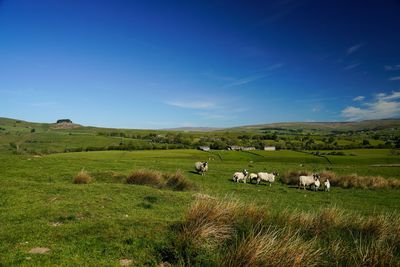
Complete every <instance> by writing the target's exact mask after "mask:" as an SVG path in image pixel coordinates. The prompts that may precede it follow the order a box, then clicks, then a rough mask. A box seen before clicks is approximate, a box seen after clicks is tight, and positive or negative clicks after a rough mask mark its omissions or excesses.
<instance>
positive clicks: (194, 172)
mask: <svg viewBox="0 0 400 267" xmlns="http://www.w3.org/2000/svg"><path fill="white" fill-rule="evenodd" d="M189 172H190V173H192V174H198V175H201V173H199V172H196V171H189Z"/></svg>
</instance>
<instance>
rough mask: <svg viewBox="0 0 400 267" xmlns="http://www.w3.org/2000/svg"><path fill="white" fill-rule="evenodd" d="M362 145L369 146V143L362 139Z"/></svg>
mask: <svg viewBox="0 0 400 267" xmlns="http://www.w3.org/2000/svg"><path fill="white" fill-rule="evenodd" d="M362 144H363V146H369V145H370V143H369V141H368V140H367V139H364V140H363V142H362Z"/></svg>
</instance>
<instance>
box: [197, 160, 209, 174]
mask: <svg viewBox="0 0 400 267" xmlns="http://www.w3.org/2000/svg"><path fill="white" fill-rule="evenodd" d="M194 167H195V169H196V171H197V173H199V174H201V175H203V174H204V173H205V172H207V171H208V162H207V161H205V162H196V163H195V164H194Z"/></svg>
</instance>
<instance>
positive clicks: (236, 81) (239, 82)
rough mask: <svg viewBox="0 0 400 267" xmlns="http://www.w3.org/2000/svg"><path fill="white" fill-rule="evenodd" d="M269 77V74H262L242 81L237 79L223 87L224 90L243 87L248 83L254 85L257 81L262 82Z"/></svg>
mask: <svg viewBox="0 0 400 267" xmlns="http://www.w3.org/2000/svg"><path fill="white" fill-rule="evenodd" d="M267 76H270V74H269V73H267V74H261V75H253V76H247V77H244V78H241V79H237V80H235V81H234V82H231V83H228V84H226V85H224V86H223V88H230V87H236V86H241V85H245V84H248V83H252V82H255V81H257V80H260V79H262V78H265V77H267Z"/></svg>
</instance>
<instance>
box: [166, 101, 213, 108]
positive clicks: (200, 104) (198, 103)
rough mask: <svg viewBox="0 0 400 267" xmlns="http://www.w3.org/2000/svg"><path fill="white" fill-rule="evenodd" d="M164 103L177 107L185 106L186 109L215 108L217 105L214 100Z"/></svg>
mask: <svg viewBox="0 0 400 267" xmlns="http://www.w3.org/2000/svg"><path fill="white" fill-rule="evenodd" d="M165 104H167V105H170V106H174V107H178V108H187V109H215V108H217V105H216V104H215V103H214V102H210V101H180V100H176V101H168V102H165Z"/></svg>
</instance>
